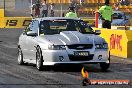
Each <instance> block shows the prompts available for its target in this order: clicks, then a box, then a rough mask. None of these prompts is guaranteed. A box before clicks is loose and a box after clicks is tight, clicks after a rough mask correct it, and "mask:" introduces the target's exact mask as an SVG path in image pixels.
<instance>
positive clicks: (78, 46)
mask: <svg viewBox="0 0 132 88" xmlns="http://www.w3.org/2000/svg"><path fill="white" fill-rule="evenodd" d="M67 46H68V48H69V49H76V50H83V49H91V48H92V47H93V44H73V45H67Z"/></svg>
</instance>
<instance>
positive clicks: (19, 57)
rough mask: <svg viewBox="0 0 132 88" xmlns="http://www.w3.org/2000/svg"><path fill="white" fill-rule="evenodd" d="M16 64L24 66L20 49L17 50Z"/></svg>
mask: <svg viewBox="0 0 132 88" xmlns="http://www.w3.org/2000/svg"><path fill="white" fill-rule="evenodd" d="M18 64H19V65H23V64H24V62H23V53H22V50H21V48H18Z"/></svg>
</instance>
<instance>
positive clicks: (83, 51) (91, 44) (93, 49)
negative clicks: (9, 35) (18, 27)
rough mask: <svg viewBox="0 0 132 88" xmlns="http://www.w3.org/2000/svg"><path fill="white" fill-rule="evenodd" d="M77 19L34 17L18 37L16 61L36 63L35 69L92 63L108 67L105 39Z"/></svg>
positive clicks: (108, 57)
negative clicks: (57, 65)
mask: <svg viewBox="0 0 132 88" xmlns="http://www.w3.org/2000/svg"><path fill="white" fill-rule="evenodd" d="M99 34H100V31H99V30H96V31H94V30H93V29H92V28H91V27H90V26H89V25H88V24H87V23H85V22H84V21H83V20H81V19H78V18H65V17H45V18H35V19H33V20H32V22H31V23H30V25H29V27H27V28H26V29H25V30H24V31H23V33H22V34H21V35H20V37H19V42H18V64H20V65H22V64H24V63H33V64H36V67H37V69H38V70H42V67H44V66H54V65H56V64H65V65H68V64H79V65H80V64H81V65H82V64H95V63H99V64H100V67H101V69H102V70H107V69H108V68H109V66H110V52H109V50H108V44H107V43H106V41H105V40H104V39H103V38H101V37H99V36H98V35H99Z"/></svg>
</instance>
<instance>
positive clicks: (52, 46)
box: [48, 45, 66, 50]
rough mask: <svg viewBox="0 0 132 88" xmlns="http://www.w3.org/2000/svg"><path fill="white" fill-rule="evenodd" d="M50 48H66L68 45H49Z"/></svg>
mask: <svg viewBox="0 0 132 88" xmlns="http://www.w3.org/2000/svg"><path fill="white" fill-rule="evenodd" d="M48 49H49V50H65V49H66V47H65V46H64V45H49V46H48Z"/></svg>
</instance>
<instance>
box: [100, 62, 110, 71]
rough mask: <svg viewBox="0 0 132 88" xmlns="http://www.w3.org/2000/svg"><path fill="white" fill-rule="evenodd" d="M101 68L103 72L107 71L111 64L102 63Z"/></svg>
mask: <svg viewBox="0 0 132 88" xmlns="http://www.w3.org/2000/svg"><path fill="white" fill-rule="evenodd" d="M100 67H101V70H102V71H107V70H108V68H109V67H110V63H100Z"/></svg>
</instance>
